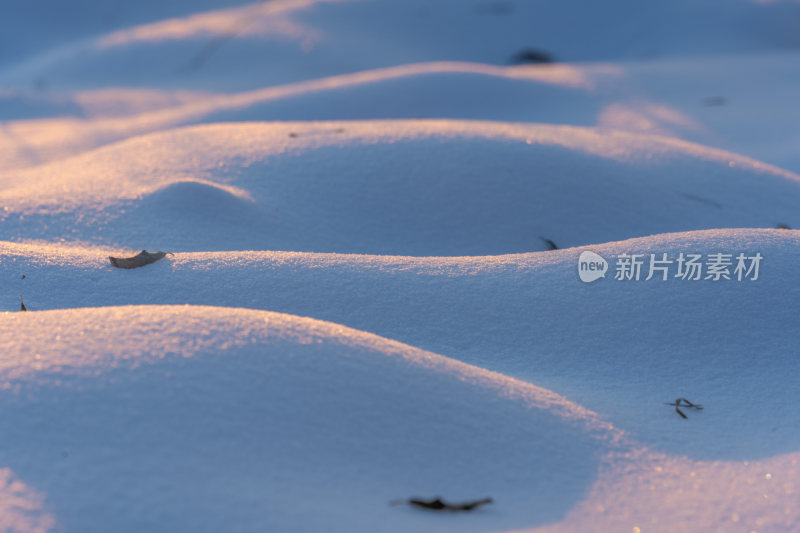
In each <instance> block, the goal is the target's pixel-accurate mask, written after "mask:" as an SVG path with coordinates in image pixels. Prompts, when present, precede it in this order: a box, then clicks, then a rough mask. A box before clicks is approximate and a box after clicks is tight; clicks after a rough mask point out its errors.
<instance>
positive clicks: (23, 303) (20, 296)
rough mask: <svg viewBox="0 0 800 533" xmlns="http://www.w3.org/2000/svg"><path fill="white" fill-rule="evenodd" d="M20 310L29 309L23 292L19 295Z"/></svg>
mask: <svg viewBox="0 0 800 533" xmlns="http://www.w3.org/2000/svg"><path fill="white" fill-rule="evenodd" d="M19 310H20V311H27V310H28V308H27V307H25V302H24V301H23V299H22V293H20V295H19Z"/></svg>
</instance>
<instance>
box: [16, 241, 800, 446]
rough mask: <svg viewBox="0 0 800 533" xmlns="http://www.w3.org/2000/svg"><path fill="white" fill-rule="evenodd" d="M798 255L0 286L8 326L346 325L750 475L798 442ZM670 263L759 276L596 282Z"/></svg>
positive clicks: (91, 270)
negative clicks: (50, 318) (229, 315)
mask: <svg viewBox="0 0 800 533" xmlns="http://www.w3.org/2000/svg"><path fill="white" fill-rule="evenodd" d="M585 249H590V250H593V251H595V252H596V253H598V254H600V255H601V256H603V257H605V258H606V259H607V260H608V261H611V262H612V266H611V268H612V271H611V272H610V273H609V274H608V275H607V276H606V279H601V280H598V281H596V282H595V283H591V284H585V283H582V282H581V281H580V280H579V278H578V275H577V263H578V256H579V254H580V253H581V252H582V251H583V250H585ZM798 249H800V232H797V231H786V230H715V231H702V232H693V233H683V234H669V235H657V236H653V237H648V238H640V239H634V240H630V241H624V242H616V243H608V244H602V245H593V246H590V247H588V248H575V249H569V250H558V251H553V252H539V253H529V254H520V255H506V256H495V257H462V258H413V257H387V256H353V255H338V254H330V255H329V254H303V253H285V252H219V253H187V254H181V253H179V254H176V255H175V256H171V257H169V258H167V259H164V260H162V261H160V262H158V263H156V264H154V265H152V266H148V267H146V268H142V269H137V270H134V271H120V270H116V269H114V268H113V267H111V266H110V264H109V263H108V260H107V258H106V256H107V255H109V252H108V250H100V249H92V248H68V247H55V246H50V247H44V248H43V247H40V245H36V244H12V243H4V244H3V246H2V248H1V250H2V252H1V254H2V255H1V256H0V276H2V277H1V278H0V280H1V281H2V284H3V286H5V287H7V290H6V292H5V296H4V299H3V302H4V303H3V307H4V308H5V309H8V310H16V309H19V299H18V295H19V293H20V292H22V293H24V296H25V302H26V305H27V306H28V307H29V309H39V310H41V309H52V308H65V307H76V306H106V305H118V304H175V303H192V304H197V305H209V304H212V305H222V306H230V307H250V308H256V309H271V310H276V311H281V312H285V313H291V314H295V315H302V316H312V317H314V318H318V319H323V320H329V321H331V322H336V323H340V324H346V325H347V326H350V327H354V328H357V329H359V330H364V331H370V332H373V333H376V334H379V335H383V336H385V337H389V338H392V339H396V340H399V341H402V342H406V343H408V344H411V345H413V346H418V347H420V348H424V349H427V350H431V351H433V352H436V353H440V354H443V355H446V356H448V357H452V358H454V359H458V360H460V361H464V362H467V363H470V364H475V365H478V366H480V367H483V368H487V369H491V370H494V371H498V372H502V373H503V374H506V375H509V376H513V377H515V378H519V379H523V380H525V381H529V382H533V383H537V384H539V385H542V386H544V387H547V388H548V389H551V390H554V391H556V392H558V393H560V394H563V395H565V396H566V397H568V398H570V399H571V400H574V401H576V402H578V403H580V404H581V405H584V406H586V407H588V408H591V409H592V410H594V411H596V412H598V413H601V414H602V415H603V416H605V417H607V418H608V419H610V420H611V421H612V422H613V423H614V424H615V425H616V426H617V427H620V428H622V429H625V430H626V431H628V432H630V433H631V434H632V435H634V436H635V437H636V438H637V439H638V440H640V441H643V442H646V443H648V444H649V445H651V446H653V447H655V448H658V449H661V450H665V451H669V452H672V453H678V454H681V455H686V456H689V457H694V458H700V459H753V458H760V457H765V456H770V455H774V454H779V453H788V452H795V451H797V442H800V433H798V429H797V428H800V415H798V413H797V410H796V409H792V408H791V406H790V405H789V404H787V403H786V402H785V400H784V399H783V398H782V396H781V395H776V394H770V392H769V391H771V390H775V389H786V390H789V389H791V388H792V387H794V383H795V381H796V372H793V371H791V370H788V371H787V369H797V370H800V368H798V366H797V365H798V363H797V358H796V357H794V353H795V350H794V348H793V346H794V345H795V336H796V335H795V332H796V331H797V328H798V326H800V324H799V323H798V318H797V314H796V313H795V312H794V308H795V306H794V303H793V302H795V301H797V299H798V298H800V292H799V290H798V288H797V287H796V286H795V284H793V283H792V282H791V280H792V279H794V277H795V276H796V273H795V271H796V265H797V263H798V259H800V254H799V253H798ZM681 252H684V253H689V252H691V253H700V254H705V255H708V254H712V253H729V254H733V255H734V256H735V255H736V254H738V253H745V254H747V255H748V256H752V255H754V254H755V253H760V254H761V255H762V256H763V263H762V264H761V266H760V268H761V271H760V277H759V279H757V280H756V281H752V280H749V279H746V280H742V281H737V280H736V279H735V276H734V279H731V280H724V279H723V280H720V281H718V282H715V281H711V280H700V281H689V280H682V279H680V278H678V279H675V278H674V277H670V279H668V280H667V281H662V280H661V275H660V273H659V272H656V273H655V277H654V279H651V280H650V281H645V280H644V278H646V277H647V275H648V271H647V269H648V264H649V263H647V262H646V263H645V265H644V267H643V270H642V276H641V277H642V278H643V279H642V280H640V281H617V280H615V279H614V274H615V272H614V270H613V268H614V267H613V260H614V258H615V257H616V256H618V255H619V254H622V253H628V254H632V253H641V254H648V255H647V260H648V261H649V254H656V256H657V258H661V257H662V255H661V254H664V253H666V254H668V258H669V259H672V260H675V259H676V258H677V255H678V254H679V253H681ZM114 255H119V254H118V253H115V254H114ZM704 260H705V259H704ZM731 261H732V263H733V265H732V266H731V267H730V269H729V273H730V274H733V268H734V267H735V263H736V260H735V257H731ZM671 268H672V271H671V275H674V274H675V273H676V270H675V269H676V268H677V267H676V265H675V264H673V265H672V266H671ZM23 274H24V275H25V279H21V276H22V275H23ZM703 276H705V274H703ZM708 328H712V329H713V330H714V331H716V332H719V334H718V335H714V336H709V335H708V334H707V332H708ZM578 331H579V332H580V334H579V335H578V334H576V332H578ZM677 397H686V398H689V399H690V400H692V401H696V402H698V403H700V404H703V405H705V406H706V409H705V410H704V412H702V413H699V414H698V415H697V416H696V417H692V418H691V419H690V420H688V421H683V420H681V419H680V418H679V417H678V415H677V414H676V413H675V412H674V410H673V409H671V408H669V407H667V406H665V405H663V404H664V403H666V402H674V401H675V398H677ZM756 398H757V401H756V400H755V399H756ZM742 420H747V424H742V423H741V421H742Z"/></svg>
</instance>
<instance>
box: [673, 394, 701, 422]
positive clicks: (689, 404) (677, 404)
mask: <svg viewBox="0 0 800 533" xmlns="http://www.w3.org/2000/svg"><path fill="white" fill-rule="evenodd" d="M681 402H683V403H681ZM664 405H670V406H673V407H675V412H676V413H678V414H679V415H681V418H689V417H688V416H686V414H684V412H683V411H681V410H680V407H692V408H694V409H697V410H698V411H702V410H703V406H702V405H700V404H697V403H692V402H690V401H689V400H687V399H686V398H678V399H677V400H675V403H665V404H664Z"/></svg>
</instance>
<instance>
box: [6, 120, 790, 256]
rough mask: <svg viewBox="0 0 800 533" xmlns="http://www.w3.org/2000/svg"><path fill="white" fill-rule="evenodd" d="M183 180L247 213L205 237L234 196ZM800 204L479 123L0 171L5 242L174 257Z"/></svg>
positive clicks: (596, 139) (376, 129)
mask: <svg viewBox="0 0 800 533" xmlns="http://www.w3.org/2000/svg"><path fill="white" fill-rule="evenodd" d="M187 180H195V181H197V180H201V181H197V183H204V184H206V185H205V186H204V187H211V188H214V187H216V188H218V189H219V190H224V191H228V193H226V194H227V195H229V196H234V197H236V198H235V199H233V198H228V196H225V201H223V202H222V205H220V207H219V209H220V212H221V215H222V216H220V220H219V221H218V222H214V224H212V223H211V222H210V221H209V222H207V223H204V224H200V225H198V224H197V216H195V215H196V213H197V212H201V211H203V209H204V207H203V206H202V205H198V206H196V207H194V208H193V210H194V211H195V213H194V214H189V215H187V209H186V207H187V206H188V205H189V204H192V203H193V202H194V201H195V200H197V201H198V202H200V203H202V198H203V197H204V196H206V194H207V193H213V194H223V193H222V192H219V191H217V192H214V191H212V190H210V189H209V190H206V189H204V190H203V191H197V190H195V189H197V186H191V185H187V184H186V183H183V184H182V185H177V187H178V189H177V190H176V189H174V187H176V185H175V184H176V183H178V182H186V181H187ZM187 187H189V188H192V191H187V190H186V189H187ZM156 191H160V192H157V193H156V194H154V193H155V192H156ZM170 191H171V192H170ZM185 192H187V193H191V194H189V195H188V196H185V197H184V195H183V193H185ZM197 192H199V193H200V194H195V193H197ZM179 197H180V198H179ZM228 200H230V201H228ZM799 201H800V184H798V176H797V175H795V174H793V173H791V172H788V171H784V170H780V169H778V168H775V167H771V166H769V165H766V164H764V163H759V162H757V161H754V160H751V159H748V158H745V157H741V156H737V155H735V154H731V153H728V152H724V151H720V150H714V149H711V148H706V147H703V146H701V145H696V144H691V143H687V142H682V141H678V140H675V139H670V138H665V137H657V136H645V135H634V134H629V133H623V132H616V131H613V130H603V129H592V128H580V127H569V126H550V125H521V124H509V123H492V122H468V121H422V122H420V121H416V122H410V121H369V122H320V123H281V124H263V123H261V124H260V123H253V124H221V125H208V126H196V127H190V128H181V129H177V130H171V131H168V132H165V133H159V134H152V135H148V136H143V137H140V138H135V139H131V140H128V141H124V142H121V143H118V144H115V145H112V146H109V147H106V148H102V149H98V150H96V151H94V152H91V153H88V154H84V155H81V156H77V157H75V158H72V159H70V160H67V161H64V162H61V163H59V164H49V165H43V166H41V167H36V168H32V169H27V170H22V171H16V172H13V173H12V172H7V173H5V174H0V204H2V206H3V207H2V209H3V211H2V218H3V221H4V223H3V226H2V229H1V230H0V237H2V238H4V239H8V240H21V239H52V238H67V239H69V238H73V239H76V240H78V239H80V240H89V241H93V242H95V243H102V244H107V245H117V246H130V247H133V248H145V247H149V248H162V249H170V250H171V251H198V250H226V249H228V250H230V249H251V250H264V249H279V250H296V251H314V252H346V253H381V254H399V255H417V256H424V255H436V256H446V255H483V254H503V253H514V252H526V251H533V250H543V249H546V248H547V246H548V245H547V244H546V241H545V239H547V240H551V241H553V242H555V243H556V244H557V245H558V246H559V247H568V246H577V245H584V244H589V243H598V242H606V241H613V240H620V239H625V238H630V237H638V236H644V235H649V234H656V233H664V232H670V231H689V230H698V229H708V228H721V227H775V225H776V224H778V223H786V224H789V225H790V226H800V220H798V219H797V211H796V205H797V203H798V202H799ZM239 202H241V203H244V206H245V209H242V210H238V209H237V205H238V204H237V203H239ZM176 204H180V205H177V207H181V206H182V207H183V208H178V209H176V208H174V207H176ZM204 205H207V208H208V209H209V213H210V214H211V213H215V211H214V209H215V206H214V205H212V204H211V203H208V202H206V204H204ZM227 215H230V216H227ZM210 218H212V217H210Z"/></svg>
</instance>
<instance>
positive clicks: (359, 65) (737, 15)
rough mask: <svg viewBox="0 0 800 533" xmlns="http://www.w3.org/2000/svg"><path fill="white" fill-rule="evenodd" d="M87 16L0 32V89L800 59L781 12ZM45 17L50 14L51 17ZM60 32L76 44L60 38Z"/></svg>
mask: <svg viewBox="0 0 800 533" xmlns="http://www.w3.org/2000/svg"><path fill="white" fill-rule="evenodd" d="M48 3H52V2H48ZM94 3H95V2H85V7H84V9H83V10H81V9H72V10H69V11H70V12H67V13H62V16H60V17H58V18H53V20H54V21H58V27H57V28H53V29H50V28H48V27H47V26H45V25H43V24H42V22H41V16H40V12H39V11H34V12H32V13H31V16H32V17H35V18H33V21H32V22H31V23H29V24H25V23H24V22H23V21H24V18H23V16H24V15H23V16H20V15H18V16H16V17H13V18H12V17H9V18H8V21H9V24H8V25H6V24H2V23H0V24H1V25H0V29H2V30H3V34H5V35H4V36H3V39H2V40H0V44H4V43H8V42H9V41H8V40H13V41H12V42H13V43H14V45H17V46H19V48H21V50H18V51H16V54H15V55H13V56H11V57H5V58H4V57H3V55H0V66H4V67H5V68H4V69H3V70H0V75H2V77H0V79H4V81H6V83H12V84H14V85H17V86H19V85H26V84H29V83H31V82H33V81H35V80H44V81H45V82H46V83H48V84H50V85H55V86H59V87H64V86H67V87H85V86H87V85H89V86H94V87H96V86H142V85H149V86H155V85H157V86H162V87H163V86H181V87H184V88H187V87H192V88H203V89H205V90H222V91H236V90H242V88H246V87H253V86H259V85H268V84H269V85H275V84H279V83H287V82H292V81H299V80H306V79H311V78H316V77H320V76H330V75H335V74H341V73H342V72H343V71H345V72H346V71H355V70H366V69H371V68H378V67H384V66H387V65H398V64H405V63H415V62H421V61H435V60H442V59H444V60H452V61H479V62H484V63H490V64H496V65H505V64H509V63H510V62H514V61H516V60H518V59H516V58H517V57H518V56H519V55H520V54H521V53H522V54H523V55H524V52H526V51H533V52H536V53H538V55H539V56H540V57H543V58H547V59H551V60H555V61H570V62H575V61H607V60H626V59H628V60H629V59H652V58H659V57H697V56H707V55H711V54H723V53H732V54H744V53H754V52H765V51H776V50H797V49H798V46H800V43H798V40H797V37H796V29H795V27H794V24H795V21H796V20H797V16H798V7H797V5H796V3H795V2H787V1H784V2H753V1H749V0H736V1H725V2H722V1H719V0H717V1H710V2H709V1H706V2H697V1H695V0H678V1H674V2H669V3H665V2H648V3H643V2H632V1H630V0H616V1H609V2H603V3H586V2H584V1H582V0H569V1H562V2H505V1H491V0H489V1H481V2H464V1H463V0H445V1H440V2H437V3H436V4H431V3H430V2H428V1H427V0H381V1H378V0H373V1H358V2H354V1H349V2H348V1H335V0H281V1H271V2H256V3H253V4H250V5H235V6H231V5H230V2H221V1H220V2H214V4H216V5H208V4H210V2H204V4H205V5H203V4H200V5H198V4H196V3H194V4H190V3H188V2H175V3H174V4H176V5H174V6H170V7H168V8H165V7H162V6H161V5H160V4H158V5H156V6H154V5H153V3H150V6H148V7H147V8H145V9H144V10H143V12H142V13H137V14H131V13H127V14H126V15H127V16H126V17H125V18H123V19H122V20H127V21H128V25H125V24H124V23H122V24H121V23H119V22H116V23H114V22H111V23H108V22H106V23H105V24H104V25H100V24H98V22H99V21H86V20H85V19H87V18H90V17H87V13H96V12H104V11H107V10H108V9H109V8H108V6H97V7H93V6H92V4H94ZM215 7H216V9H214V8H215ZM51 9H53V10H56V11H63V7H60V6H58V5H55V6H52V8H51ZM200 10H204V11H200ZM192 11H194V12H192ZM124 15H125V14H124ZM93 18H99V17H93ZM108 18H110V19H112V21H113V20H114V19H117V17H116V16H114V17H111V16H110V17H108ZM70 20H72V21H74V23H73V24H70V22H69V21H70ZM70 25H73V26H76V27H79V28H82V29H84V31H83V32H82V33H77V34H74V33H72V32H71V31H70V30H68V29H64V28H63V27H64V26H70ZM9 26H11V27H9ZM31 28H36V29H39V28H41V30H40V31H31ZM409 28H413V30H409ZM109 30H110V31H109ZM30 33H33V36H31V35H26V34H30ZM21 34H22V35H21ZM35 37H39V40H38V41H37V39H36V38H35ZM18 43H21V44H18ZM43 43H45V44H43ZM14 45H11V44H6V45H5V46H0V49H2V48H6V47H9V48H10V47H12V46H14ZM265 58H280V61H275V60H265ZM4 60H5V61H4ZM523 60H524V57H523Z"/></svg>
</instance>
